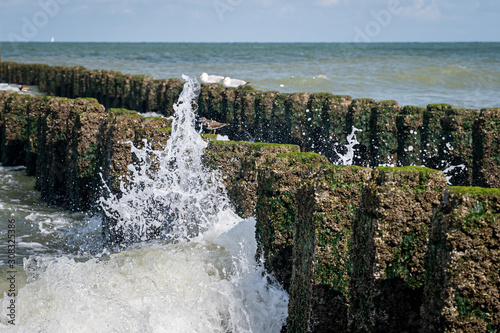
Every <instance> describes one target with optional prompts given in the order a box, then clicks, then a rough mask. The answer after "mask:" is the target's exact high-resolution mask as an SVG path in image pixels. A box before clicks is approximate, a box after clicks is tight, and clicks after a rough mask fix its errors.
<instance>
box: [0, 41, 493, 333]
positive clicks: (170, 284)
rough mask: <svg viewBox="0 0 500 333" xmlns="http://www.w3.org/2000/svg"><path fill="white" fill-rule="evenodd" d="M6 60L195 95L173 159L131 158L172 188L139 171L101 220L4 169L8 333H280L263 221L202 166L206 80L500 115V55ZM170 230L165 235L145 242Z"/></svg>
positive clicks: (83, 51)
mask: <svg viewBox="0 0 500 333" xmlns="http://www.w3.org/2000/svg"><path fill="white" fill-rule="evenodd" d="M1 60H2V61H14V62H19V63H42V64H49V65H59V66H76V65H80V66H84V67H86V68H89V69H108V70H115V71H120V72H123V73H131V74H146V75H149V76H152V77H155V78H183V79H184V80H185V81H186V84H185V86H184V90H183V93H182V94H181V96H180V97H179V98H180V100H181V103H179V105H177V106H176V107H175V108H174V109H175V110H176V115H175V116H174V120H175V121H176V122H177V123H176V124H177V125H174V126H173V134H172V138H171V141H169V143H168V144H167V146H166V147H165V148H164V150H162V151H153V150H151V148H148V147H147V146H146V148H144V149H145V150H140V149H136V148H135V147H131V148H130V149H131V150H132V152H133V153H134V154H136V156H137V159H136V160H138V161H139V162H138V163H140V161H143V163H145V162H144V161H145V160H146V158H145V156H151V155H152V154H154V155H156V156H157V159H156V161H160V167H159V169H158V173H157V174H158V175H161V180H158V179H156V178H151V177H152V176H151V173H141V172H140V170H145V169H144V164H140V165H139V166H138V165H130V166H129V169H130V170H132V171H134V172H133V173H132V175H131V178H130V179H129V180H127V184H137V186H135V187H134V186H132V187H128V188H127V189H126V190H124V193H123V194H122V196H121V198H115V197H113V196H109V195H108V196H105V195H104V194H103V196H102V197H101V198H100V199H99V203H98V204H99V205H100V207H101V208H102V211H101V212H98V213H96V212H79V213H71V212H68V211H65V210H63V209H62V208H60V207H57V206H48V205H47V204H46V203H45V202H43V201H41V200H40V194H39V193H38V192H36V191H35V190H34V187H35V179H34V178H33V177H29V176H27V174H26V169H25V167H24V166H0V332H27V333H32V332H47V333H52V332H175V333H177V332H191V333H192V332H228V333H229V332H233V333H236V332H248V333H250V332H256V333H264V332H277V333H278V332H280V330H281V327H282V326H283V324H284V323H285V322H286V318H287V315H288V312H287V304H288V294H287V292H286V291H285V290H284V289H283V287H282V286H281V285H280V284H279V283H278V282H277V281H276V280H275V279H274V278H273V277H272V276H271V275H270V274H269V273H268V272H266V271H265V269H264V265H263V262H262V259H260V257H259V254H258V253H256V251H257V244H256V240H255V223H256V221H255V219H254V218H248V219H243V218H241V217H239V216H237V215H236V214H235V213H234V212H233V210H232V209H231V207H230V205H229V204H228V199H227V197H226V196H225V189H224V187H223V185H222V183H221V182H220V179H219V175H218V174H217V172H214V171H210V170H206V169H204V167H203V166H202V165H201V164H200V163H201V162H200V157H201V154H202V153H203V148H204V145H205V144H206V143H205V142H204V141H203V140H201V137H200V136H199V134H198V133H197V132H196V131H195V129H194V117H195V115H194V113H193V111H194V110H193V107H192V106H191V105H192V103H191V102H192V100H193V99H194V98H195V96H196V92H197V82H196V79H198V78H199V76H200V74H201V73H203V72H207V73H208V74H217V75H222V76H230V77H232V78H238V79H243V80H246V81H249V84H250V85H252V86H253V87H254V88H255V89H259V90H274V91H280V92H287V93H291V92H330V93H334V94H342V95H350V96H352V97H353V98H373V99H375V100H377V101H380V100H396V101H398V102H399V104H400V105H416V106H426V105H428V104H433V103H448V104H451V105H453V106H456V107H463V108H477V109H480V108H487V107H500V43H368V44H349V43H347V44H343V43H227V44H226V43H217V44H214V43H59V42H57V43H31V42H30V43H7V42H4V43H2V44H1ZM183 74H186V75H188V76H184V77H183ZM148 149H149V150H148ZM141 156H142V157H143V159H141ZM345 160H346V161H349V158H348V156H347V155H346V158H345ZM156 167H157V168H158V165H157V164H156ZM146 169H147V167H146ZM148 177H149V178H148ZM176 181H178V183H176ZM186 184H187V185H186ZM186 186H187V187H186ZM104 192H105V191H104ZM174 198H175V200H174ZM176 200H180V201H176ZM152 201H154V202H156V203H159V206H158V207H157V206H151V205H147V204H146V205H145V203H148V202H152ZM166 202H168V203H169V204H168V205H166V204H165V203H166ZM166 206H168V207H169V208H168V209H170V210H171V211H173V212H175V214H173V213H168V214H167V215H168V216H167V217H168V219H167V220H165V216H164V215H162V214H164V211H165V207H166ZM208 207H209V208H208ZM106 214H108V215H110V216H115V217H116V216H119V222H120V223H121V225H122V226H123V227H124V228H128V229H127V230H128V231H129V232H130V234H131V235H130V239H131V242H130V244H129V245H127V246H126V247H124V248H120V249H111V248H109V247H108V246H106V244H104V243H103V236H102V220H103V215H106ZM172 216H174V220H172V218H173V217H172ZM159 222H161V223H171V225H172V227H171V228H169V232H168V234H165V237H163V238H161V239H158V240H154V241H146V240H141V239H142V238H141V237H142V234H141V232H143V230H144V228H147V227H148V226H150V225H157V224H158V223H159ZM161 223H160V224H161Z"/></svg>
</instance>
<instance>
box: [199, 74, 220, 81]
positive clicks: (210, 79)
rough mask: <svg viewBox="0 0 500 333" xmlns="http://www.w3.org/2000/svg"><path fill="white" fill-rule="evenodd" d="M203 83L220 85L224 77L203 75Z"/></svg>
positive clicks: (201, 76)
mask: <svg viewBox="0 0 500 333" xmlns="http://www.w3.org/2000/svg"><path fill="white" fill-rule="evenodd" d="M200 78H201V82H202V83H219V82H220V81H222V79H224V76H220V75H208V74H207V73H203V74H201V75H200Z"/></svg>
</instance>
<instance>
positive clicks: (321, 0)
mask: <svg viewBox="0 0 500 333" xmlns="http://www.w3.org/2000/svg"><path fill="white" fill-rule="evenodd" d="M339 2H340V0H316V1H315V2H314V4H315V5H316V6H319V7H333V6H335V5H338V4H339Z"/></svg>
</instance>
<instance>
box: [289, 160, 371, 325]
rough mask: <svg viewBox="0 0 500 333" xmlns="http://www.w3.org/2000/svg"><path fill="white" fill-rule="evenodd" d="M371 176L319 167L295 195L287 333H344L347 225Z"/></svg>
mask: <svg viewBox="0 0 500 333" xmlns="http://www.w3.org/2000/svg"><path fill="white" fill-rule="evenodd" d="M371 171H372V170H371V169H368V168H362V167H357V166H331V165H330V166H324V167H322V168H320V169H319V170H318V171H317V172H316V174H315V175H313V176H312V178H311V179H310V180H305V182H304V183H303V184H302V185H300V186H299V188H298V190H297V192H296V193H295V205H296V212H297V213H296V219H295V228H294V240H293V242H294V248H293V271H292V279H291V285H290V301H289V306H288V308H289V315H288V324H287V329H288V332H325V333H326V332H347V330H348V328H347V323H348V317H347V312H348V306H349V292H348V288H349V279H350V276H351V262H350V258H349V250H350V247H351V224H352V220H353V218H354V213H355V211H356V209H357V207H358V206H359V199H360V197H361V195H360V194H361V188H362V187H363V184H364V183H366V182H367V181H368V180H369V179H370V177H371Z"/></svg>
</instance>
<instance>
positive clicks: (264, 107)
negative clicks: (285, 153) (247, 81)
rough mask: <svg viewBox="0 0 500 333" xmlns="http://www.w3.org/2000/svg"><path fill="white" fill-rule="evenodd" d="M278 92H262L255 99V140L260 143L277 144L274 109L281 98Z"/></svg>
mask: <svg viewBox="0 0 500 333" xmlns="http://www.w3.org/2000/svg"><path fill="white" fill-rule="evenodd" d="M279 94H280V93H279V92H277V91H266V92H261V93H259V95H258V98H256V99H255V126H254V127H255V128H254V140H255V141H258V142H276V141H274V140H273V123H272V121H273V119H272V116H273V108H274V103H275V100H276V98H277V96H279Z"/></svg>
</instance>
